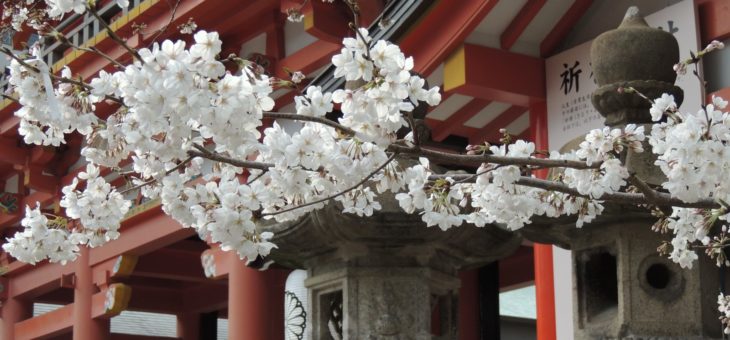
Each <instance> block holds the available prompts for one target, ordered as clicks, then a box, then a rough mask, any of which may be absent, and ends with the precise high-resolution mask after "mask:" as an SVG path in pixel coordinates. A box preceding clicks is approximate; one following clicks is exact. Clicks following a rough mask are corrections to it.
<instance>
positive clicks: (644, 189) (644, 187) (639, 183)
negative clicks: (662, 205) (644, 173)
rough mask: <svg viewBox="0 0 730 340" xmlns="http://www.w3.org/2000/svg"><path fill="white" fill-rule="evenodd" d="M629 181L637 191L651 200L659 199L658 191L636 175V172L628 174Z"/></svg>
mask: <svg viewBox="0 0 730 340" xmlns="http://www.w3.org/2000/svg"><path fill="white" fill-rule="evenodd" d="M628 179H629V183H631V184H632V185H633V186H635V187H636V188H637V189H639V191H640V192H641V193H642V194H644V196H646V198H647V199H648V200H649V201H650V202H651V201H656V200H657V199H659V192H658V191H656V190H654V189H652V188H651V187H650V186H649V185H648V184H646V182H644V181H643V180H642V179H641V178H639V177H637V176H636V174H631V175H629V178H628Z"/></svg>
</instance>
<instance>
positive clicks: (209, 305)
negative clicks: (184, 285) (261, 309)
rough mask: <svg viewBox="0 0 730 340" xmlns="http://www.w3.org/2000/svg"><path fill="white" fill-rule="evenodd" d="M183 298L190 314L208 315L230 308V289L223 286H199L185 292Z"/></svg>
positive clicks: (185, 307)
mask: <svg viewBox="0 0 730 340" xmlns="http://www.w3.org/2000/svg"><path fill="white" fill-rule="evenodd" d="M208 282H210V280H208ZM183 297H184V302H183V307H184V310H185V311H186V312H188V313H208V312H212V311H216V310H221V309H225V308H226V307H227V306H228V289H227V287H226V286H225V285H222V284H217V283H213V284H206V285H197V286H194V287H191V288H188V289H186V290H185V291H183ZM251 308H254V307H253V306H252V307H251Z"/></svg>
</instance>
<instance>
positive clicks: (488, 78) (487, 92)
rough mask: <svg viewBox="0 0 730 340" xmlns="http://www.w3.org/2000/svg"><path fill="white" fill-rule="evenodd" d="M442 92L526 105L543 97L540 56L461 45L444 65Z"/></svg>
mask: <svg viewBox="0 0 730 340" xmlns="http://www.w3.org/2000/svg"><path fill="white" fill-rule="evenodd" d="M444 91H447V92H448V91H454V92H456V93H460V94H463V95H467V96H472V97H475V98H482V99H487V100H496V101H501V102H506V103H510V104H512V105H519V106H524V107H527V106H528V105H529V104H530V102H533V101H536V100H542V99H544V98H545V63H544V60H542V59H540V58H534V57H530V56H526V55H522V54H517V53H512V52H507V51H502V50H498V49H494V48H489V47H484V46H478V45H472V44H464V45H462V47H461V48H459V49H458V50H457V51H456V52H454V53H453V54H452V55H451V56H450V57H449V59H448V60H447V61H446V62H445V64H444Z"/></svg>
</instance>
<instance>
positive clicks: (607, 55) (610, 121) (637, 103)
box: [591, 7, 683, 126]
mask: <svg viewBox="0 0 730 340" xmlns="http://www.w3.org/2000/svg"><path fill="white" fill-rule="evenodd" d="M678 61H679V44H678V43H677V40H676V39H675V38H674V36H673V35H672V34H671V33H669V32H666V31H663V30H661V29H658V28H653V27H650V26H649V25H648V24H647V23H646V21H645V20H644V17H643V16H642V15H641V13H640V11H639V9H638V8H637V7H630V8H629V9H628V10H627V11H626V15H625V16H624V19H623V21H622V22H621V25H619V27H618V28H616V29H613V30H610V31H608V32H605V33H603V34H601V35H599V36H598V37H597V38H596V39H595V40H594V41H593V45H592V46H591V64H592V67H593V74H594V76H595V79H596V82H597V83H598V86H600V87H599V89H598V90H596V91H595V92H594V93H593V95H592V98H591V99H592V101H593V106H595V107H596V109H597V110H598V112H600V113H601V114H602V115H603V116H604V117H606V124H607V125H610V126H616V125H622V124H628V123H650V122H651V117H650V115H649V110H648V109H649V107H650V105H649V103H647V102H646V101H645V100H644V99H642V98H641V97H639V96H637V95H636V94H633V93H620V91H619V88H622V87H633V88H635V89H637V90H639V91H641V92H642V93H644V94H645V95H647V96H648V97H649V98H658V97H660V96H661V95H662V93H670V94H672V95H674V98H675V100H676V101H677V103H681V101H682V98H683V92H682V90H681V89H680V88H679V87H677V86H674V81H675V80H676V79H677V74H676V73H675V72H674V70H673V66H674V64H676V63H677V62H678Z"/></svg>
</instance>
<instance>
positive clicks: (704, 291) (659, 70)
mask: <svg viewBox="0 0 730 340" xmlns="http://www.w3.org/2000/svg"><path fill="white" fill-rule="evenodd" d="M591 61H592V66H593V72H594V75H595V77H596V80H597V82H598V85H599V89H598V90H596V91H595V92H594V93H593V95H592V101H593V105H594V106H595V108H596V109H597V110H598V111H599V112H600V113H601V114H602V115H603V116H604V117H605V123H606V125H608V126H611V127H616V128H620V127H622V126H624V125H626V124H630V123H633V124H639V125H641V124H644V126H645V128H646V129H647V133H648V129H649V128H650V126H651V125H650V123H651V116H650V114H649V108H650V106H651V105H650V103H648V102H647V101H646V100H645V99H642V98H641V97H639V96H638V95H637V94H635V93H626V92H623V91H620V90H619V89H620V88H622V87H623V88H625V87H629V86H630V87H633V88H635V89H637V90H639V91H640V92H642V93H644V94H645V95H646V96H647V97H649V98H658V97H660V96H661V94H662V93H669V94H672V95H674V98H675V99H676V100H677V102H678V103H681V101H682V96H683V93H682V90H681V89H680V88H678V87H677V86H675V85H674V81H675V79H676V74H675V72H674V71H673V68H672V67H673V65H674V64H675V63H677V62H678V61H679V49H678V45H677V41H676V39H675V38H674V37H673V36H672V35H671V34H670V33H667V32H664V31H662V30H659V29H655V28H652V27H649V26H648V25H647V23H646V21H644V18H643V17H642V16H641V15H640V14H639V11H638V9H637V8H636V7H632V8H630V9H629V10H628V12H627V14H626V16H625V18H624V20H623V22H622V23H621V25H620V26H619V27H618V28H617V29H614V30H611V31H608V32H605V33H603V34H601V35H600V36H599V37H598V38H596V39H595V40H594V42H593V45H592V47H591ZM579 140H583V137H580V138H578V139H577V140H575V141H573V142H571V143H569V144H568V145H567V146H566V148H570V146H571V145H572V146H577V145H578V143H579ZM645 149H646V150H647V151H645V152H644V153H639V154H635V153H628V154H627V155H625V157H626V159H625V160H626V165H627V167H628V168H629V171H631V172H632V173H635V174H636V175H637V176H638V177H639V178H641V179H643V180H644V181H645V182H647V183H649V184H651V185H658V184H661V183H662V182H663V181H664V178H663V176H662V174H661V172H660V170H659V169H658V168H657V167H656V166H654V164H653V163H654V158H653V157H652V154H651V152H648V150H650V149H649V146H648V145H645ZM655 221H656V218H654V217H652V216H651V215H650V214H649V213H648V212H647V211H646V210H641V209H639V208H637V207H632V206H623V205H618V204H609V203H606V209H605V211H604V213H603V214H602V216H600V217H599V219H597V220H596V221H595V222H594V223H591V224H590V225H587V226H584V227H583V229H582V230H577V229H576V228H575V227H574V224H573V223H572V221H570V220H569V219H565V220H562V221H560V222H559V223H556V222H555V221H554V220H553V221H548V220H544V221H539V222H538V221H536V222H538V223H535V224H536V225H535V226H530V227H528V228H526V229H525V231H524V232H523V234H524V235H525V236H526V237H527V238H531V239H535V240H536V241H543V242H550V243H555V244H560V245H562V246H565V247H568V248H570V249H571V250H572V263H573V283H574V286H573V287H574V290H573V310H574V323H573V324H574V333H575V339H576V340H584V339H585V340H587V339H667V340H669V339H676V340H680V339H712V338H718V339H719V338H721V326H720V323H719V321H718V314H717V305H716V299H717V294H718V292H719V272H718V269H717V267H715V264H714V263H713V262H712V261H710V260H709V259H708V258H707V257H706V256H700V259H699V260H698V261H697V263H695V266H694V268H693V269H682V268H681V267H680V266H679V265H678V264H675V263H672V262H671V261H670V260H668V259H667V258H666V257H665V256H660V255H659V254H658V253H657V246H659V245H660V243H661V241H662V240H668V239H669V238H670V237H671V235H661V234H658V233H655V232H653V231H652V230H651V226H652V224H653V223H654V222H655Z"/></svg>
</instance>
